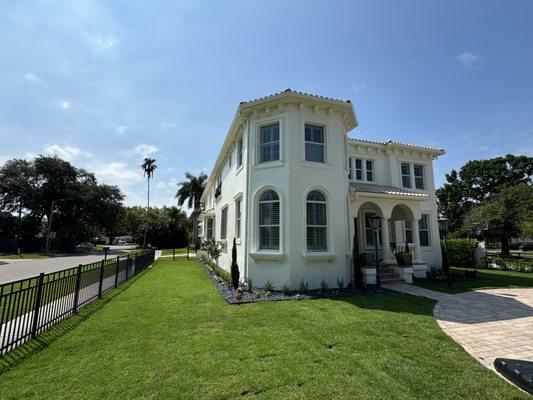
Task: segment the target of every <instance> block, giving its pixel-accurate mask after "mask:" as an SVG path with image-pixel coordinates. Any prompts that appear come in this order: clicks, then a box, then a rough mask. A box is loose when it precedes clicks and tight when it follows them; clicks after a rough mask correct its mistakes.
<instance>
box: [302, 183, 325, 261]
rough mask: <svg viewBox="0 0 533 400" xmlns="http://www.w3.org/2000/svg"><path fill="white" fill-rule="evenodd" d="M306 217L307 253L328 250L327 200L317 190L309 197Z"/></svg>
mask: <svg viewBox="0 0 533 400" xmlns="http://www.w3.org/2000/svg"><path fill="white" fill-rule="evenodd" d="M306 215H307V251H325V250H327V209H326V198H325V197H324V195H323V194H322V193H320V192H319V191H317V190H314V191H312V192H310V193H309V194H308V195H307V199H306Z"/></svg>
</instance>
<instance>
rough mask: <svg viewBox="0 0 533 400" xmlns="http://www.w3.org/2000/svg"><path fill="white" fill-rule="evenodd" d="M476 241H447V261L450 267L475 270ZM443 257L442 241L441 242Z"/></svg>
mask: <svg viewBox="0 0 533 400" xmlns="http://www.w3.org/2000/svg"><path fill="white" fill-rule="evenodd" d="M477 245H478V242H477V240H476V239H448V261H449V263H450V267H463V268H475V267H476V258H475V251H476V248H477ZM441 247H442V249H443V250H442V253H443V255H444V241H441Z"/></svg>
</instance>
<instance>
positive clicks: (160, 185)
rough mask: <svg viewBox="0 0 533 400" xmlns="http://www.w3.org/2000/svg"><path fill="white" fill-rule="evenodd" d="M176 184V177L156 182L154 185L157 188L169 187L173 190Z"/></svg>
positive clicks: (167, 188) (166, 188) (164, 188)
mask: <svg viewBox="0 0 533 400" xmlns="http://www.w3.org/2000/svg"><path fill="white" fill-rule="evenodd" d="M177 185H178V180H177V179H176V178H170V179H169V180H168V181H159V182H157V183H156V185H155V187H156V188H157V189H159V190H166V191H168V190H169V189H173V190H175V189H176V187H177Z"/></svg>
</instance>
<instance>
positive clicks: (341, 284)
mask: <svg viewBox="0 0 533 400" xmlns="http://www.w3.org/2000/svg"><path fill="white" fill-rule="evenodd" d="M337 286H338V288H339V289H344V278H343V277H342V276H341V277H338V278H337Z"/></svg>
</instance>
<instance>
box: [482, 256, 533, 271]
mask: <svg viewBox="0 0 533 400" xmlns="http://www.w3.org/2000/svg"><path fill="white" fill-rule="evenodd" d="M487 266H488V267H489V268H490V269H501V270H502V271H514V272H533V259H527V258H523V259H520V258H508V257H488V258H487Z"/></svg>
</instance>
